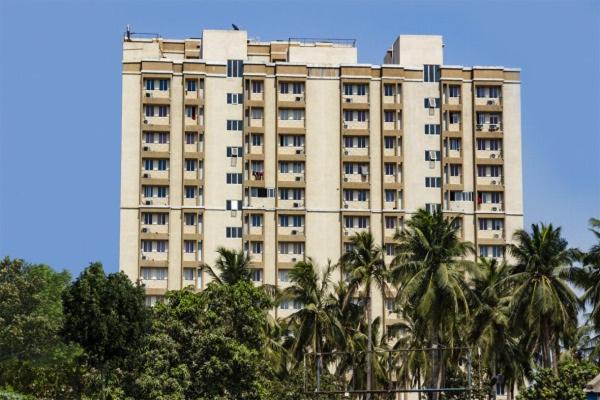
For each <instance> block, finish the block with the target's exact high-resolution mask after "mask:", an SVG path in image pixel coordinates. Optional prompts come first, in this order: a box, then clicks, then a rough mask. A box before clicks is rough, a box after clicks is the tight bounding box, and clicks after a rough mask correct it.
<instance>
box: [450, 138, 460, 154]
mask: <svg viewBox="0 0 600 400" xmlns="http://www.w3.org/2000/svg"><path fill="white" fill-rule="evenodd" d="M448 143H449V147H450V150H457V151H459V150H460V139H456V138H454V139H450V140H449V141H448Z"/></svg>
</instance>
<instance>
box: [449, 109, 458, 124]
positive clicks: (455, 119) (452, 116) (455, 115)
mask: <svg viewBox="0 0 600 400" xmlns="http://www.w3.org/2000/svg"><path fill="white" fill-rule="evenodd" d="M450 123H451V124H460V113H459V112H451V113H450Z"/></svg>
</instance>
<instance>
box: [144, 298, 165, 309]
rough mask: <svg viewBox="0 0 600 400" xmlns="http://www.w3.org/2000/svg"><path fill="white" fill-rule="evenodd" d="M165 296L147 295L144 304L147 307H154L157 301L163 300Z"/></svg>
mask: <svg viewBox="0 0 600 400" xmlns="http://www.w3.org/2000/svg"><path fill="white" fill-rule="evenodd" d="M163 298H164V296H146V297H144V305H145V306H146V307H154V305H155V304H156V303H160V302H162V301H163Z"/></svg>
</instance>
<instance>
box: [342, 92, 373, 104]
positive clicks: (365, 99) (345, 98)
mask: <svg viewBox="0 0 600 400" xmlns="http://www.w3.org/2000/svg"><path fill="white" fill-rule="evenodd" d="M367 93H368V91H367ZM368 103H369V95H368V94H363V95H358V94H349V95H347V94H344V95H342V108H346V107H348V108H350V107H352V104H368Z"/></svg>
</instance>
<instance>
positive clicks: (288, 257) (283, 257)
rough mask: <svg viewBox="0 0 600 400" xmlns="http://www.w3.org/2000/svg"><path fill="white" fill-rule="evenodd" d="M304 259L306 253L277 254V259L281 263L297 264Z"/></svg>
mask: <svg viewBox="0 0 600 400" xmlns="http://www.w3.org/2000/svg"><path fill="white" fill-rule="evenodd" d="M290 246H291V245H290ZM290 251H291V249H290ZM303 259H304V254H294V253H286V254H282V253H278V254H277V261H278V262H280V263H289V264H295V263H297V262H298V261H302V260H303Z"/></svg>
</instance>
